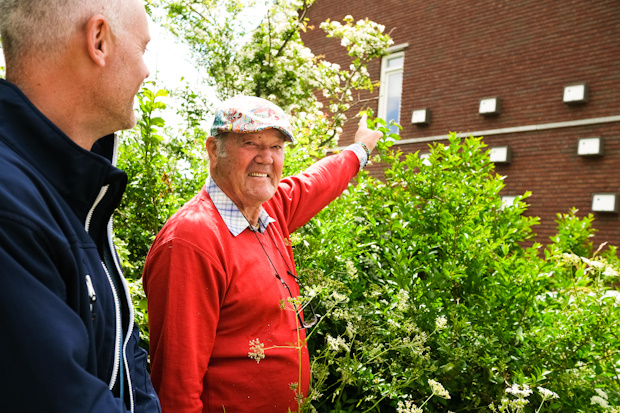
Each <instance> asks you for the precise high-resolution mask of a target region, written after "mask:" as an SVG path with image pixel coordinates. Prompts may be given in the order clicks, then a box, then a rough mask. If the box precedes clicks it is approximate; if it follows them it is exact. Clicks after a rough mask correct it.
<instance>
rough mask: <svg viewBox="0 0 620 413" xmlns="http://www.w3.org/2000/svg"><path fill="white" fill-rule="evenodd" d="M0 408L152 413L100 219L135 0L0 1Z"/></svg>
mask: <svg viewBox="0 0 620 413" xmlns="http://www.w3.org/2000/svg"><path fill="white" fill-rule="evenodd" d="M0 16H2V17H0V35H1V37H2V44H3V49H4V53H5V59H6V78H7V80H6V81H5V80H0V329H1V331H0V411H2V412H63V413H68V412H80V413H84V412H105V413H110V412H127V411H131V412H159V411H160V406H159V401H158V399H157V396H156V395H155V392H154V390H153V387H152V385H151V382H150V379H149V376H148V373H147V370H146V356H147V355H146V352H145V351H144V350H142V349H141V348H140V346H139V345H138V344H139V343H138V342H139V336H138V330H137V328H136V327H135V324H134V321H133V309H132V305H131V300H130V297H129V292H128V289H127V286H126V283H125V281H124V279H123V277H122V274H121V268H120V265H119V259H118V256H117V255H116V251H115V248H114V245H113V243H112V233H111V229H112V228H111V215H112V212H113V211H114V209H115V208H116V206H117V205H118V203H119V201H120V199H121V196H122V194H123V192H124V189H125V185H126V181H127V176H126V175H125V173H124V172H122V171H121V170H119V169H117V168H116V167H115V166H114V164H115V156H116V148H117V141H116V137H115V135H114V132H115V131H118V130H120V129H126V128H131V127H133V126H134V125H135V123H136V119H135V115H134V111H133V103H134V98H135V94H136V93H137V92H138V90H139V88H140V85H141V83H142V82H143V81H144V79H145V78H146V77H147V76H148V74H149V73H148V69H147V68H146V66H145V64H144V61H143V54H144V51H145V48H146V45H147V43H148V42H149V40H150V35H149V30H148V22H147V17H146V13H145V10H144V7H143V5H142V4H141V2H140V0H67V1H64V2H58V1H48V0H0Z"/></svg>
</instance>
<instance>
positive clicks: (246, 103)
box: [211, 96, 295, 143]
mask: <svg viewBox="0 0 620 413" xmlns="http://www.w3.org/2000/svg"><path fill="white" fill-rule="evenodd" d="M265 129H277V130H279V131H280V132H282V133H283V134H284V137H285V138H286V140H288V141H290V142H292V143H295V138H294V137H293V128H292V127H291V124H290V122H289V121H288V118H287V116H286V114H285V113H284V111H283V110H282V109H280V108H279V107H278V106H277V105H275V104H273V103H271V102H270V101H268V100H266V99H262V98H258V97H255V96H235V97H233V98H230V99H227V100H225V101H224V102H222V103H221V104H220V105H219V106H218V107H217V109H215V117H214V119H213V124H212V125H211V136H217V135H219V134H220V133H225V132H236V133H252V132H258V131H261V130H265Z"/></svg>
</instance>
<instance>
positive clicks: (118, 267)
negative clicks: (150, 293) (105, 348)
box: [108, 218, 135, 412]
mask: <svg viewBox="0 0 620 413" xmlns="http://www.w3.org/2000/svg"><path fill="white" fill-rule="evenodd" d="M112 234H113V231H112V218H110V221H109V222H108V246H109V248H110V252H111V254H112V260H113V261H114V266H115V267H116V271H117V272H118V274H122V272H121V271H122V269H121V263H120V261H119V259H118V255H117V254H116V249H115V248H114V243H113V242H112V239H113V238H112V236H113V235H112ZM120 280H121V284H122V285H123V289H124V290H125V297H127V308H128V309H129V325H128V327H127V335H126V336H125V341H124V343H123V355H124V357H123V361H124V363H125V372H126V374H125V376H126V378H127V386H128V388H129V407H130V411H131V412H133V411H134V400H133V386H132V384H131V375H130V374H129V363H128V362H127V345H128V344H129V339H130V338H131V333H132V332H133V329H134V322H133V319H134V316H135V314H134V309H133V303H132V302H131V292H130V291H129V286H128V285H127V281H126V280H125V278H124V277H123V276H122V275H121V277H120Z"/></svg>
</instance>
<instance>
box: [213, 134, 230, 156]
mask: <svg viewBox="0 0 620 413" xmlns="http://www.w3.org/2000/svg"><path fill="white" fill-rule="evenodd" d="M229 133H230V132H223V133H219V134H217V135H215V136H214V138H215V149H216V150H217V156H218V157H220V158H226V157H227V156H228V153H227V152H226V148H225V144H224V139H226V137H227V136H228V134H229Z"/></svg>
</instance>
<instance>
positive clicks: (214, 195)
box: [205, 176, 276, 237]
mask: <svg viewBox="0 0 620 413" xmlns="http://www.w3.org/2000/svg"><path fill="white" fill-rule="evenodd" d="M205 187H206V190H207V193H208V194H209V196H210V197H211V200H212V201H213V205H215V208H216V209H217V211H218V212H219V213H220V216H221V217H222V219H223V220H224V223H225V224H226V227H228V230H229V231H230V233H231V234H232V235H233V237H236V236H237V235H239V234H241V233H242V232H243V231H244V230H245V229H246V228H250V230H253V229H252V228H251V226H250V224H249V223H248V221H247V219H245V216H243V214H242V213H241V211H239V208H238V207H237V205H235V203H234V202H233V201H232V200H231V199H230V198H229V197H228V196H227V195H226V194H225V193H224V191H222V190H221V189H220V187H219V186H217V184H216V183H215V181H214V180H213V179H211V176H209V177H208V178H207V181H206V183H205ZM275 221H276V220H275V219H273V218H271V217H270V216H269V214H268V213H267V211H265V209H264V208H263V207H260V213H259V215H258V224H259V231H260V232H261V234H262V233H264V232H265V229H266V228H267V226H268V225H269V224H270V223H272V222H275Z"/></svg>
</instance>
